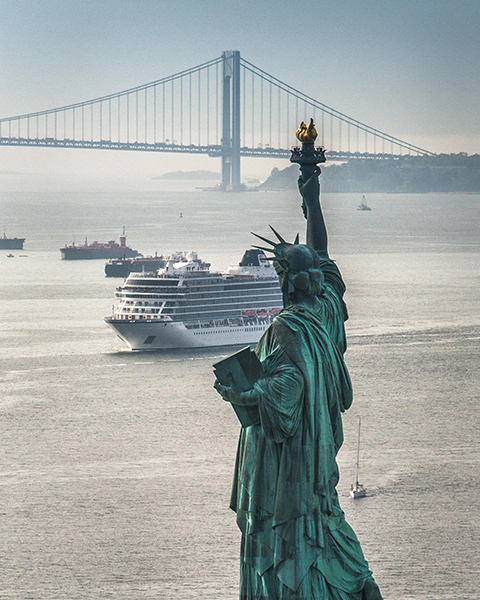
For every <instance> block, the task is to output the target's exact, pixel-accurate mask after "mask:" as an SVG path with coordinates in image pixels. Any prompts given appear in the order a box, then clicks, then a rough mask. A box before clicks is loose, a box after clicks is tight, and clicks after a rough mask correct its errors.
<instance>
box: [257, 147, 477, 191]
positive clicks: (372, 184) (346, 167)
mask: <svg viewBox="0 0 480 600" xmlns="http://www.w3.org/2000/svg"><path fill="white" fill-rule="evenodd" d="M320 166H321V169H322V177H321V184H322V190H323V191H324V192H359V193H366V192H407V193H425V192H480V155H478V154H474V155H472V156H468V155H467V154H463V153H461V154H439V155H436V156H403V157H400V158H395V159H394V158H387V159H385V160H362V159H360V160H358V159H357V160H351V161H348V162H345V163H342V164H335V163H333V164H329V163H327V164H325V165H320ZM298 175H299V169H298V166H297V165H291V166H290V167H287V168H285V169H283V170H281V171H279V170H278V169H273V171H272V173H271V175H270V177H269V178H268V179H267V180H266V181H265V182H264V183H262V184H261V185H259V186H258V188H259V189H261V190H293V189H297V179H298Z"/></svg>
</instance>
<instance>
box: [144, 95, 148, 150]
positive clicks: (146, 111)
mask: <svg viewBox="0 0 480 600" xmlns="http://www.w3.org/2000/svg"><path fill="white" fill-rule="evenodd" d="M147 94H148V88H145V115H144V119H145V143H147V142H148V95H147Z"/></svg>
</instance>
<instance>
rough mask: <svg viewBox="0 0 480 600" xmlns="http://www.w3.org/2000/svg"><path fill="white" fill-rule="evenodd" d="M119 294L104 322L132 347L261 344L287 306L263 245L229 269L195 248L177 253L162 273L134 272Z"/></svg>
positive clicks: (159, 347)
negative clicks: (218, 268) (216, 268)
mask: <svg viewBox="0 0 480 600" xmlns="http://www.w3.org/2000/svg"><path fill="white" fill-rule="evenodd" d="M115 298H116V306H115V307H114V311H113V314H112V315H111V316H109V317H105V322H106V323H107V324H108V325H109V326H110V327H111V328H112V329H114V330H115V332H116V333H117V335H118V337H119V338H120V339H121V340H123V341H124V342H125V344H126V345H127V346H128V348H130V349H131V350H160V349H174V348H205V347H210V346H236V345H246V344H256V343H257V342H258V340H259V339H260V337H261V335H262V334H263V332H264V331H265V330H266V329H267V327H268V326H269V325H270V323H271V322H272V320H273V319H274V318H275V316H276V315H277V314H278V313H279V312H280V310H281V308H282V306H283V302H282V292H281V290H280V285H279V282H278V277H277V274H276V272H275V269H274V267H273V265H272V264H271V262H270V261H268V260H267V258H266V256H265V254H264V253H263V252H262V251H261V250H247V251H246V252H245V254H244V255H243V258H242V260H241V261H240V263H239V264H238V265H234V266H231V267H228V269H227V270H226V271H224V272H211V271H210V264H209V263H205V262H203V261H202V260H201V259H200V258H198V256H197V254H196V253H195V252H189V253H187V254H185V253H183V255H181V256H178V255H176V256H174V257H172V258H171V259H169V260H168V261H167V265H166V267H165V268H164V269H161V270H159V271H158V272H157V273H131V274H130V275H129V276H128V278H127V280H126V281H125V282H124V283H123V285H121V286H120V287H118V288H117V291H116V293H115Z"/></svg>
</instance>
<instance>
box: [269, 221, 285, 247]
mask: <svg viewBox="0 0 480 600" xmlns="http://www.w3.org/2000/svg"><path fill="white" fill-rule="evenodd" d="M269 227H270V229H271V230H272V231H273V233H274V234H275V235H276V236H277V239H278V241H279V242H281V243H282V244H287V242H286V241H285V240H284V239H283V238H282V236H281V235H280V234H279V233H277V232H276V231H275V229H274V228H273V227H272V226H271V225H269Z"/></svg>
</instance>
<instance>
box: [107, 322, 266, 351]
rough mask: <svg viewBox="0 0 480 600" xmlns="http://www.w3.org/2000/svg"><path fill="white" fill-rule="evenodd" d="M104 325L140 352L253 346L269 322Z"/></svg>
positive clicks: (125, 323)
mask: <svg viewBox="0 0 480 600" xmlns="http://www.w3.org/2000/svg"><path fill="white" fill-rule="evenodd" d="M105 322H106V323H107V324H108V325H110V327H112V329H114V330H115V331H116V333H117V335H118V337H119V338H120V339H121V340H122V341H124V342H125V343H126V344H127V346H128V347H129V348H130V349H131V350H142V351H145V350H168V349H174V348H208V347H212V346H237V345H255V344H256V343H257V342H258V340H259V339H260V337H261V336H262V334H263V333H264V331H265V330H266V329H267V327H268V326H269V323H254V324H251V325H239V326H236V327H235V326H215V327H198V328H188V329H187V328H186V327H185V325H184V323H181V322H159V321H157V322H156V321H154V320H149V319H144V320H132V321H122V320H119V319H113V318H106V319H105Z"/></svg>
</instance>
